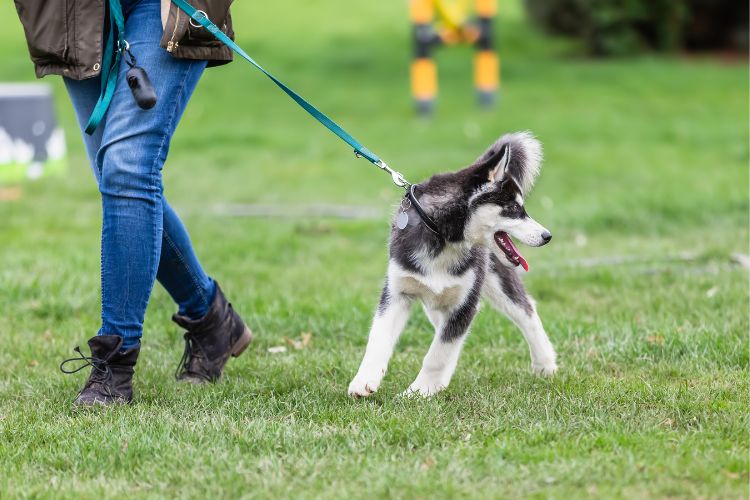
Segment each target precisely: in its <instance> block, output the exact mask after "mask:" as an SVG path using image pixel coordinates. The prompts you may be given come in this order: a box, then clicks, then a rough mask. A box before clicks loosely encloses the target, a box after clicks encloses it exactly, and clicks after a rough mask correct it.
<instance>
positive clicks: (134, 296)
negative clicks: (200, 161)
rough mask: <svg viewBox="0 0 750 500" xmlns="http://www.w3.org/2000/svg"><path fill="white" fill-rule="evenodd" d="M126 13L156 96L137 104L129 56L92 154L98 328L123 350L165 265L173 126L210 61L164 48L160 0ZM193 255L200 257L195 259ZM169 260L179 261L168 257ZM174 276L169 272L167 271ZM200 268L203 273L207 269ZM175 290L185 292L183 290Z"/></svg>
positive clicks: (136, 334) (137, 333)
mask: <svg viewBox="0 0 750 500" xmlns="http://www.w3.org/2000/svg"><path fill="white" fill-rule="evenodd" d="M126 16H127V18H126V38H127V40H128V42H129V44H130V47H131V50H132V51H133V53H134V54H135V56H136V58H137V60H138V64H139V65H140V66H142V67H144V68H145V69H146V71H147V72H148V74H149V76H150V78H151V81H152V83H153V84H154V87H155V89H156V93H157V96H158V100H157V104H156V106H155V107H154V108H153V109H151V110H142V109H140V108H138V107H137V105H136V104H135V101H134V100H133V97H132V94H131V92H130V89H129V87H128V86H127V84H126V82H125V73H126V72H127V70H128V66H127V65H126V64H125V63H124V62H123V63H122V64H121V68H120V71H119V75H118V85H117V89H116V91H115V95H114V97H113V99H112V103H111V104H110V108H109V111H108V112H107V116H106V119H105V122H104V123H103V124H102V125H100V127H102V130H101V132H98V133H99V134H100V145H99V148H98V150H97V153H96V156H95V158H94V165H95V167H96V168H95V173H96V174H98V180H99V189H100V192H101V194H102V207H103V216H104V217H103V226H102V327H101V329H100V332H99V333H100V334H106V335H119V336H121V337H123V339H124V344H123V346H122V348H123V349H128V348H129V347H132V346H135V345H137V344H138V343H139V340H140V337H141V333H142V328H143V318H144V315H145V310H146V305H147V303H148V299H149V296H150V294H151V290H152V287H153V283H154V280H155V278H156V274H157V267H158V265H159V263H160V256H161V251H162V238H163V227H164V217H165V210H164V203H165V202H164V198H163V196H162V184H161V169H162V166H163V164H164V161H165V159H166V156H167V151H168V149H169V142H170V139H171V136H172V134H173V132H174V129H175V127H176V125H177V123H178V121H179V118H180V116H181V115H182V112H183V110H184V108H185V106H186V104H187V102H188V99H189V97H190V95H191V93H192V91H193V89H194V88H195V85H196V84H197V82H198V79H199V78H200V75H201V73H202V72H203V69H204V68H205V61H192V60H181V59H176V58H174V57H172V56H171V55H169V54H168V53H166V52H165V51H164V50H163V49H161V48H160V47H159V36H160V33H161V21H160V14H159V2H158V1H157V2H152V1H142V2H140V3H138V4H136V6H135V7H134V8H133V9H132V10H131V11H130V12H126ZM67 83H68V88H69V90H70V89H72V88H74V87H77V86H79V85H80V86H81V87H82V92H80V93H85V91H84V90H85V89H83V86H84V85H87V84H88V85H89V87H88V90H89V91H90V90H91V89H92V88H93V89H97V88H98V85H96V84H94V83H88V82H67ZM75 94H77V92H76V91H75V90H73V91H71V98H73V100H74V102H75V100H76V99H75ZM97 95H98V93H97ZM76 107H77V108H78V106H76ZM79 115H84V116H79V119H80V118H83V120H82V121H85V120H86V119H88V116H87V115H86V114H85V113H79ZM95 141H96V138H95V137H92V138H90V139H87V145H88V144H91V143H94V142H95ZM167 212H168V214H169V215H168V218H170V219H171V217H174V212H173V211H171V210H167ZM168 225H169V226H170V227H176V228H178V229H182V231H184V227H183V226H182V224H174V223H172V222H171V220H170V221H168ZM173 239H174V240H178V241H183V242H188V243H187V245H183V250H184V249H185V248H187V247H189V239H187V237H186V235H185V236H184V237H182V236H181V237H175V238H173ZM190 260H191V261H192V262H194V263H197V259H195V258H193V259H190ZM170 262H172V263H174V262H180V260H179V259H169V258H168V259H166V261H165V263H170ZM181 262H182V264H183V265H184V264H185V263H187V262H189V260H187V259H184V258H183V259H182V261H181ZM169 274H170V273H168V272H166V271H165V272H164V273H163V276H169ZM195 274H197V275H202V276H205V273H203V272H202V271H201V272H200V273H195ZM206 282H208V283H210V278H208V277H205V279H204V283H203V284H201V285H202V286H201V292H200V293H197V295H198V296H200V295H201V293H202V294H203V295H206V292H205V290H206V289H208V290H209V291H210V289H211V287H212V283H211V285H207V284H206ZM183 290H184V289H183ZM177 295H178V296H179V297H184V296H185V294H184V291H181V293H179V294H177ZM209 300H210V298H209ZM195 302H201V301H200V300H197V301H195ZM185 304H186V306H185V307H186V308H188V309H189V308H195V306H192V305H190V304H188V302H187V301H186V302H185ZM181 307H182V305H181ZM202 307H203V308H207V305H206V304H204V305H202ZM198 309H200V306H199V307H198Z"/></svg>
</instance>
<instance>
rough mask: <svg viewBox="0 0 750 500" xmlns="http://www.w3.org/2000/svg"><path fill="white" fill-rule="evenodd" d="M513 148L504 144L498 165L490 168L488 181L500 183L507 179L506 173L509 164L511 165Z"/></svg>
mask: <svg viewBox="0 0 750 500" xmlns="http://www.w3.org/2000/svg"><path fill="white" fill-rule="evenodd" d="M510 155H511V146H510V144H503V146H502V147H501V148H500V152H499V153H498V156H499V157H500V159H499V160H498V162H497V164H496V165H495V166H494V167H492V168H490V173H489V176H488V179H487V180H489V181H490V182H500V181H502V180H503V178H505V173H506V171H507V170H508V164H509V163H510Z"/></svg>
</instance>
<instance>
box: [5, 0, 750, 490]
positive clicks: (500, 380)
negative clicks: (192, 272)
mask: <svg viewBox="0 0 750 500" xmlns="http://www.w3.org/2000/svg"><path fill="white" fill-rule="evenodd" d="M11 5H12V4H10V3H8V2H3V3H2V4H0V14H2V15H3V16H4V17H5V18H6V19H9V20H10V21H9V22H7V23H5V28H4V30H3V32H2V33H0V59H1V60H2V61H3V64H2V66H0V80H31V79H32V78H33V74H32V70H31V67H30V65H29V63H28V60H27V56H26V54H25V45H24V41H23V38H22V34H21V29H20V26H19V25H18V23H16V22H13V17H14V13H13V12H12V7H11ZM342 5H343V4H342V3H341V2H334V1H332V0H325V1H324V0H318V1H315V2H297V3H295V9H296V12H295V13H294V15H290V8H289V6H288V5H287V4H286V3H283V2H279V3H277V4H273V5H272V4H271V3H268V2H239V3H238V4H237V5H236V7H235V11H234V12H235V15H234V18H235V23H236V30H237V32H238V39H239V41H240V43H241V44H242V45H243V46H244V47H245V48H246V49H247V50H248V51H249V52H250V53H251V54H252V55H253V56H255V57H257V59H258V60H259V61H260V62H261V63H263V64H265V65H266V66H267V67H268V68H269V69H271V70H272V71H275V72H277V73H278V74H279V75H280V76H282V77H283V78H284V79H285V80H287V81H288V83H289V84H290V85H292V86H293V87H294V88H296V89H298V90H299V91H300V92H301V93H302V94H303V95H305V96H306V97H309V98H310V99H311V100H312V101H314V102H315V103H316V104H317V105H319V106H320V107H321V108H322V109H323V110H325V111H327V112H329V113H330V114H331V115H332V116H334V117H335V118H336V119H337V120H338V121H340V122H341V123H342V124H343V125H345V126H346V127H347V128H348V129H350V130H351V131H352V132H354V133H355V135H356V136H357V137H359V138H361V139H362V140H364V142H365V143H366V144H367V145H368V146H369V147H371V148H372V149H374V150H375V151H377V152H378V153H379V154H380V155H382V156H383V157H384V158H386V159H387V160H388V161H389V162H390V163H391V164H392V165H393V166H394V167H395V168H397V169H399V170H401V171H402V172H404V174H406V175H407V176H408V177H409V178H410V179H414V180H418V179H420V178H424V177H426V176H428V175H430V174H432V173H434V172H438V171H444V170H448V169H453V168H457V167H460V166H463V165H466V164H467V163H469V162H470V161H471V160H473V158H475V157H476V156H477V155H478V154H479V153H480V152H481V151H482V150H483V148H484V147H485V146H486V145H487V144H489V143H490V142H491V141H493V140H494V139H495V138H496V137H497V136H498V135H500V134H501V133H503V132H506V131H510V130H517V129H531V130H533V131H534V132H535V133H536V134H537V135H538V136H539V137H540V139H541V140H542V141H543V142H544V146H545V152H546V163H545V167H544V169H543V173H542V176H541V178H540V181H539V183H538V186H537V189H536V191H535V193H534V195H533V196H532V197H531V199H530V200H529V212H530V213H532V214H533V215H534V216H535V217H536V218H538V219H539V220H540V221H541V222H542V223H544V224H545V225H546V226H547V227H549V228H550V229H551V230H552V232H553V233H554V235H555V239H554V241H553V243H552V244H551V245H549V246H547V247H544V248H541V249H529V250H527V251H525V252H524V253H525V255H526V257H527V258H528V259H529V261H530V264H531V272H530V273H529V274H528V275H527V276H525V279H526V283H527V286H528V288H529V290H530V291H531V293H532V294H533V295H534V296H535V297H536V298H537V300H538V307H539V310H540V313H541V316H542V319H543V321H544V322H545V325H546V327H547V330H548V332H549V334H550V337H551V338H552V341H553V343H554V344H555V345H556V347H557V349H558V352H559V358H560V365H561V370H560V372H559V374H558V375H556V376H555V377H554V378H552V379H540V378H536V377H534V376H532V375H531V374H530V373H529V356H528V352H527V348H526V345H525V343H524V341H523V340H522V338H521V336H520V334H519V333H518V332H517V331H516V330H515V329H514V328H513V327H512V326H511V325H510V324H509V323H508V322H507V321H506V320H505V319H503V318H501V317H500V316H498V315H496V314H495V313H494V312H492V311H491V310H490V309H489V308H485V310H484V311H483V312H482V313H481V314H480V316H479V317H478V319H477V320H476V322H475V324H474V326H473V329H472V333H471V336H470V338H469V340H468V342H467V344H466V347H465V349H464V353H463V356H462V358H461V361H460V363H459V367H458V370H457V372H456V375H455V377H454V380H453V382H452V384H451V386H450V387H449V388H448V390H446V391H445V392H444V393H442V394H440V395H439V396H437V397H435V398H433V399H431V400H403V399H400V398H397V397H396V396H397V394H398V393H399V392H400V391H402V390H403V389H404V388H405V387H406V386H407V385H408V384H409V383H410V382H411V381H412V379H413V377H414V376H415V375H416V373H417V371H418V369H419V365H420V362H421V358H422V356H423V355H424V353H425V352H426V349H427V346H428V345H429V341H430V338H431V332H430V331H429V328H428V323H427V321H426V320H425V319H424V318H423V317H422V315H421V313H420V314H415V315H414V317H413V319H412V320H411V322H410V323H409V325H408V326H407V329H406V332H405V334H404V336H403V338H402V341H401V342H400V344H399V346H398V349H397V353H396V355H395V356H394V359H393V362H392V365H391V370H390V372H389V373H388V376H387V377H386V379H385V381H384V383H383V385H382V387H381V390H380V391H379V392H378V393H377V394H376V395H374V396H373V397H372V398H371V399H368V400H363V401H354V400H351V399H349V398H348V397H346V395H345V392H346V388H347V385H348V382H349V380H350V378H351V377H352V376H353V375H354V372H355V371H356V368H357V366H358V363H359V361H360V356H361V355H362V353H363V349H364V345H365V342H366V334H367V329H368V326H369V321H370V317H371V313H372V311H373V308H374V305H375V303H376V301H377V298H378V293H379V287H380V284H381V280H382V274H383V272H384V269H385V264H386V258H387V256H386V252H385V245H384V242H385V239H386V235H387V232H388V213H389V211H390V209H391V206H393V205H394V204H395V203H397V201H398V196H399V193H398V192H397V191H396V190H395V189H394V188H393V187H392V186H391V185H389V181H388V179H387V177H386V176H384V175H383V174H381V173H380V172H378V171H377V170H375V169H373V168H372V167H371V166H369V165H368V164H367V163H366V162H365V161H363V160H359V161H355V160H354V158H353V156H352V155H351V153H350V151H349V150H348V148H347V147H345V146H344V145H342V144H341V143H339V142H338V141H337V140H336V139H335V138H333V137H332V136H330V135H329V134H328V133H327V132H326V131H325V130H324V129H323V128H321V127H319V126H318V125H316V124H315V123H314V122H313V121H312V120H310V119H309V118H307V117H306V116H304V115H303V114H302V112H301V111H300V110H299V109H297V108H296V107H295V106H294V105H293V104H291V103H290V102H289V101H288V100H287V99H286V98H285V97H284V96H283V95H282V94H281V93H280V92H278V90H277V89H276V88H275V87H273V86H272V84H270V82H268V81H266V80H265V79H264V78H262V77H261V76H260V75H259V74H258V73H255V72H253V71H251V70H250V69H249V67H248V66H247V65H245V64H244V63H240V62H237V63H234V64H231V65H229V66H226V67H223V68H218V69H213V70H210V71H208V72H207V74H206V75H205V77H204V80H203V81H202V82H201V85H200V87H199V89H198V90H197V92H196V94H195V97H194V99H193V101H192V102H191V105H190V107H189V109H188V111H187V113H186V115H185V117H184V119H183V123H182V124H181V127H180V129H179V131H178V133H177V135H176V137H175V138H174V142H173V147H172V150H171V153H170V159H169V161H168V162H167V165H166V167H165V183H166V193H167V196H168V197H169V199H170V200H171V202H172V203H173V204H174V205H175V206H176V207H177V208H178V210H179V211H180V213H182V214H184V218H185V221H186V223H187V225H188V227H189V229H190V231H191V234H192V236H193V239H194V242H195V245H196V247H197V251H198V253H199V255H201V257H202V260H203V262H204V265H205V267H206V268H207V269H208V270H209V272H210V273H211V274H212V275H213V276H215V277H216V278H217V279H218V280H219V281H220V282H221V283H222V286H223V287H224V288H225V289H226V291H227V292H228V294H229V295H230V297H231V299H232V301H233V302H234V304H235V306H236V307H237V308H238V309H239V310H240V311H241V312H242V313H243V315H244V316H245V317H246V319H247V320H248V321H249V323H250V324H251V325H252V327H253V329H254V330H255V333H256V339H257V340H256V342H255V343H254V344H253V345H252V347H251V348H250V349H249V350H248V351H247V352H246V354H245V355H244V356H243V357H241V358H239V359H238V360H236V361H233V362H231V363H230V364H229V365H228V368H227V371H226V377H225V379H224V381H223V382H221V383H220V384H218V385H216V386H211V387H183V386H178V385H177V384H175V383H174V381H173V379H172V370H173V369H174V366H175V364H176V363H177V360H178V359H179V356H180V353H181V348H182V344H181V338H180V332H179V331H178V329H177V328H176V326H175V325H173V324H172V323H171V322H170V320H169V317H170V314H171V313H172V312H173V311H174V306H173V305H172V304H171V303H170V301H169V298H168V296H167V295H166V293H165V292H164V291H163V290H161V289H157V290H156V291H155V294H154V296H153V300H152V302H151V305H150V308H149V311H148V315H147V323H146V327H145V332H144V342H143V351H142V355H141V361H140V362H139V365H138V372H137V374H136V379H135V383H136V391H137V395H136V399H135V404H133V405H132V406H131V407H127V408H116V409H111V410H108V411H101V412H85V413H82V414H76V413H73V412H71V410H70V407H69V403H70V401H71V399H72V398H73V396H74V395H75V393H76V391H77V389H78V388H79V387H80V385H81V384H82V381H83V378H84V377H83V375H82V374H81V375H79V376H69V377H66V376H63V375H61V374H60V372H59V371H58V369H57V365H58V363H59V361H60V360H61V359H63V358H65V357H68V356H69V355H70V354H71V348H72V347H73V346H75V345H77V344H82V345H83V344H84V343H85V340H86V339H87V338H88V337H89V336H91V335H92V334H93V333H94V332H95V331H96V329H97V327H98V309H99V272H98V270H99V262H98V261H99V259H98V256H99V236H98V233H99V217H100V208H99V207H100V205H99V200H98V193H97V190H96V188H95V186H94V182H93V179H92V177H91V175H90V173H89V170H88V166H87V165H86V160H85V156H84V154H83V151H82V147H81V145H80V141H79V139H78V132H77V129H76V127H75V123H74V118H73V114H72V110H71V108H70V104H69V103H67V102H66V97H65V93H64V89H63V88H62V86H61V84H60V82H59V81H58V80H56V79H47V81H48V82H49V83H51V84H52V85H53V86H54V87H55V92H56V99H57V105H58V113H59V118H60V121H61V123H62V124H63V126H64V127H65V130H66V132H67V134H68V142H69V144H70V147H71V152H70V164H71V171H70V175H69V176H67V177H65V178H55V179H53V178H50V179H45V180H42V181H39V182H36V183H29V184H26V185H24V186H23V187H22V189H23V191H22V197H21V199H19V200H17V201H5V202H0V312H1V314H2V319H1V320H0V339H1V340H2V342H3V348H2V349H0V367H2V368H0V470H2V471H3V474H2V477H0V497H22V496H33V497H36V496H40V497H69V498H79V497H84V498H91V497H96V496H100V495H102V496H120V495H125V494H127V495H131V496H134V497H196V498H197V497H204V496H207V495H211V496H213V497H216V498H219V497H290V496H292V497H379V496H392V497H421V498H426V497H527V496H530V497H556V498H566V497H585V496H594V497H602V498H609V497H620V498H642V497H711V498H747V495H748V425H749V424H750V422H749V421H748V420H749V419H748V406H749V403H750V398H749V397H748V390H749V389H750V387H749V385H750V384H748V274H747V271H746V270H744V269H742V268H741V267H739V266H737V265H735V264H733V263H732V262H731V260H730V256H731V254H732V253H735V252H741V253H747V252H748V159H749V153H748V141H747V137H748V114H747V110H748V95H747V89H748V68H747V66H746V65H727V64H723V63H721V62H719V61H717V60H713V59H711V58H705V59H689V60H685V59H679V58H678V59H661V58H650V57H646V58H640V59H632V60H618V61H596V62H594V61H589V60H585V59H581V58H580V57H578V56H576V55H575V54H576V47H574V46H571V45H569V44H567V43H565V42H560V41H553V40H548V39H545V38H543V37H541V36H540V35H539V34H537V33H535V32H534V31H533V30H532V29H530V28H529V27H528V26H527V25H526V24H525V22H524V21H523V19H522V16H521V9H520V7H519V5H518V4H516V3H510V5H508V6H507V8H506V9H505V10H504V11H503V12H502V16H501V22H500V26H499V38H500V41H501V42H502V45H503V64H504V90H503V96H502V102H501V104H500V106H499V107H498V108H497V109H496V110H495V111H494V112H480V111H479V110H477V109H476V108H475V107H474V103H473V94H472V91H471V82H470V74H471V73H470V71H471V67H470V53H469V51H467V50H461V49H456V50H453V51H449V52H443V53H441V54H440V57H439V59H440V73H441V92H442V95H441V100H440V103H439V109H438V113H437V115H436V116H435V118H434V119H433V120H432V121H422V120H419V119H416V118H414V117H413V116H412V114H411V107H410V100H409V96H408V81H407V74H408V71H407V69H408V60H409V54H410V48H409V43H408V26H407V23H406V14H405V10H404V4H403V2H356V3H354V4H352V5H351V6H350V7H349V10H348V11H346V12H342V9H341V7H342ZM223 203H266V204H274V203H284V204H291V205H303V204H308V203H340V204H351V205H366V206H369V207H374V208H376V209H377V210H380V213H382V217H380V218H377V219H374V220H361V221H341V220H334V219H314V218H298V219H262V218H227V217H220V216H219V215H217V211H216V207H217V205H220V204H223ZM684 252H689V253H690V256H691V258H689V259H685V258H678V257H679V256H680V255H681V254H682V253H684ZM302 332H312V334H313V341H312V343H311V345H310V346H308V347H307V348H306V349H303V350H299V351H295V350H290V351H289V352H287V353H286V354H269V353H268V352H267V349H268V348H269V347H272V346H276V345H280V344H283V337H285V336H286V337H297V336H298V335H300V334H301V333H302Z"/></svg>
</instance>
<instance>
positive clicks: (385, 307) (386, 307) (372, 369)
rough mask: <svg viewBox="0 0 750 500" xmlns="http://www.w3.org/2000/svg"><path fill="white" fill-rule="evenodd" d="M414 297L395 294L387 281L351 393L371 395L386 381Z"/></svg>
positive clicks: (350, 386) (353, 394)
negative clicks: (386, 374)
mask: <svg viewBox="0 0 750 500" xmlns="http://www.w3.org/2000/svg"><path fill="white" fill-rule="evenodd" d="M410 306H411V300H410V299H408V298H406V297H404V296H403V295H401V294H400V293H392V290H390V289H389V284H388V282H386V284H385V286H384V287H383V295H382V296H381V299H380V305H379V306H378V310H377V311H376V312H375V318H374V319H373V321H372V327H371V328H370V337H369V338H368V340H367V349H366V350H365V356H364V358H363V359H362V363H361V364H360V366H359V370H358V371H357V375H355V377H354V379H353V380H352V382H351V383H350V384H349V391H348V392H349V395H350V396H369V395H370V394H372V393H373V392H375V391H377V390H378V387H380V382H381V381H382V380H383V376H384V375H385V372H386V369H387V368H388V361H390V359H391V356H392V355H393V348H394V347H395V345H396V342H398V338H399V337H400V336H401V332H402V331H403V329H404V326H405V325H406V321H407V320H408V319H409V307H410Z"/></svg>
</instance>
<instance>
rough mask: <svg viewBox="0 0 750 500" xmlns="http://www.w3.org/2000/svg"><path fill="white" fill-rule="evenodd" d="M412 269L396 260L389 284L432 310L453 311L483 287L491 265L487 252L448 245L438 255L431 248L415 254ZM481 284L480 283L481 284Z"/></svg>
mask: <svg viewBox="0 0 750 500" xmlns="http://www.w3.org/2000/svg"><path fill="white" fill-rule="evenodd" d="M409 262H410V263H411V264H412V265H410V266H408V267H404V266H401V265H399V264H400V262H399V260H398V259H394V262H393V264H394V265H392V266H391V274H392V275H389V276H388V279H389V282H390V283H392V284H393V286H394V289H395V290H397V291H398V292H399V293H402V294H404V295H406V296H410V297H413V298H417V299H419V300H421V301H422V302H424V303H425V305H427V306H428V307H430V308H431V309H435V310H438V311H444V312H448V311H452V310H454V309H455V308H456V307H458V306H459V305H460V304H462V303H464V302H465V300H466V297H467V296H468V295H469V294H470V293H471V291H472V290H473V289H476V288H477V287H478V286H481V280H483V279H484V275H485V274H486V266H487V262H488V259H487V251H486V250H485V249H483V248H481V247H473V248H472V247H468V246H467V245H465V244H448V245H445V246H444V247H443V249H442V250H441V251H440V252H439V253H438V254H437V255H434V254H433V253H432V252H431V251H430V249H426V248H422V249H415V250H413V251H412V252H411V255H410V258H409ZM478 281H479V283H477V282H478Z"/></svg>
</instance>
